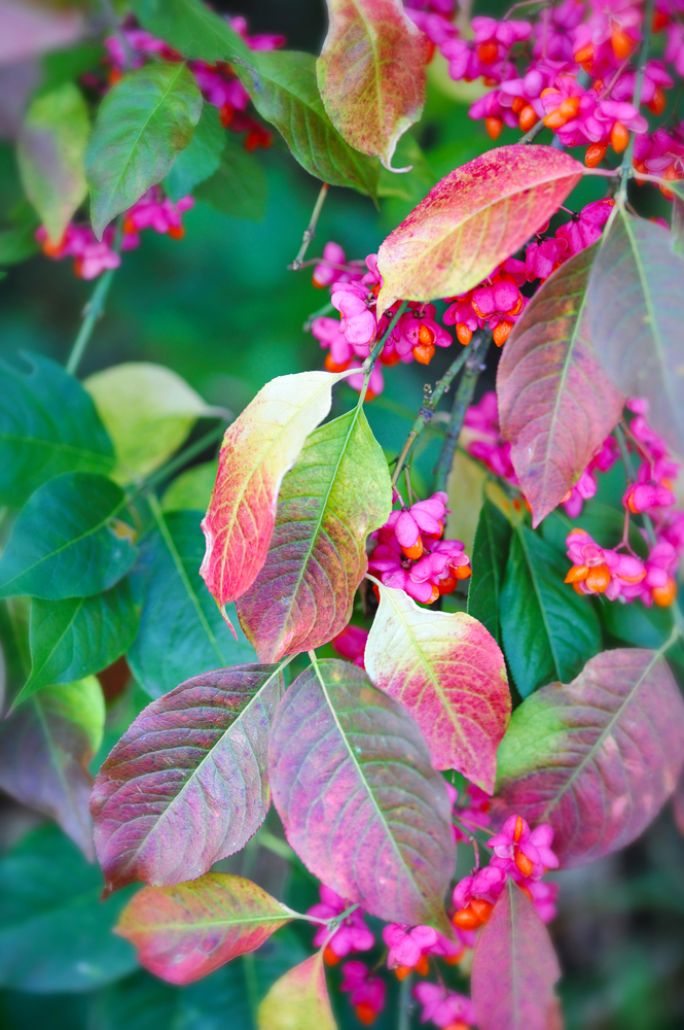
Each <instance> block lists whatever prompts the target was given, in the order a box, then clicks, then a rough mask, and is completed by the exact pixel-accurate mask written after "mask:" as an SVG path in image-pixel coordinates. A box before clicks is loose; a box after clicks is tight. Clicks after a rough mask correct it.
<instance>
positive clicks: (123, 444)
mask: <svg viewBox="0 0 684 1030" xmlns="http://www.w3.org/2000/svg"><path fill="white" fill-rule="evenodd" d="M84 385H85V387H86V389H87V391H88V393H89V394H90V395H91V397H92V398H93V400H94V401H95V407H96V408H97V411H98V414H99V416H100V418H101V419H102V421H103V422H104V424H105V426H106V428H107V431H108V433H109V435H110V437H111V439H112V440H113V442H114V448H115V451H116V457H117V463H116V467H115V469H114V472H113V473H112V478H113V479H115V480H116V481H117V482H119V483H129V482H131V481H132V480H135V479H139V478H141V477H142V476H145V475H147V473H148V472H151V471H152V470H153V469H156V468H159V466H160V465H163V464H164V462H165V461H166V459H167V458H169V457H171V455H172V454H174V453H175V451H177V450H178V448H179V447H180V445H181V444H182V443H183V441H184V440H185V439H186V437H187V435H188V433H189V432H190V430H191V429H192V427H193V425H194V424H195V421H196V420H197V419H198V418H201V417H203V416H209V415H216V414H224V412H220V411H219V410H218V409H216V408H212V407H210V406H209V405H208V404H206V403H205V402H204V401H203V400H202V398H201V397H200V395H199V394H198V393H196V391H195V390H193V389H192V387H191V386H189V385H188V384H187V383H186V382H185V380H184V379H181V377H180V376H179V375H177V374H176V372H172V371H171V369H170V368H164V367H163V365H153V364H150V363H149V362H143V361H130V362H126V363H125V364H123V365H114V366H113V367H112V368H106V369H105V370H104V371H103V372H96V373H95V375H92V376H89V378H88V379H86V381H85V384H84Z"/></svg>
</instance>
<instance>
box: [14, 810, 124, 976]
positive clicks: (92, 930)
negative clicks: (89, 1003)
mask: <svg viewBox="0 0 684 1030" xmlns="http://www.w3.org/2000/svg"><path fill="white" fill-rule="evenodd" d="M0 880H1V881H2V887H3V889H2V892H1V893H0V984H2V985H3V986H6V987H11V988H13V989H14V990H21V991H30V992H37V993H45V992H49V991H88V990H93V989H94V988H96V987H100V986H101V985H103V984H108V983H111V982H112V981H113V980H116V979H118V978H119V977H121V976H125V975H126V974H127V973H129V972H131V970H133V969H134V968H135V965H136V963H135V956H134V954H133V949H132V948H131V947H130V945H129V944H128V943H127V942H125V941H123V940H121V939H120V938H117V937H115V936H114V935H113V933H112V927H113V926H114V923H115V922H116V919H117V917H118V914H119V912H120V910H121V908H122V907H123V905H124V904H125V902H126V901H127V899H128V896H129V895H128V892H124V893H122V894H121V895H117V896H116V897H115V898H110V899H109V900H108V901H106V902H104V903H103V902H102V901H101V898H100V895H101V893H102V874H101V873H100V871H99V869H98V868H97V866H94V865H90V864H89V863H87V862H86V861H85V860H84V859H83V858H82V857H81V856H80V855H79V853H78V852H77V850H76V849H75V848H74V846H73V844H71V843H70V842H69V841H68V840H67V839H66V838H65V837H64V836H63V834H61V833H60V832H59V831H58V830H56V829H54V828H52V827H44V828H41V829H39V830H36V831H34V832H33V833H31V834H29V835H28V836H26V837H24V838H23V840H22V841H21V842H20V843H19V844H18V845H17V846H15V847H14V848H13V850H12V851H11V852H9V854H7V855H5V856H4V857H3V858H0Z"/></svg>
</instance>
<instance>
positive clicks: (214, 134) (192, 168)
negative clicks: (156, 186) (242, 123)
mask: <svg viewBox="0 0 684 1030" xmlns="http://www.w3.org/2000/svg"><path fill="white" fill-rule="evenodd" d="M226 139H227V133H226V130H225V129H224V128H223V126H222V125H221V119H220V117H219V113H218V110H217V109H216V108H215V107H212V105H211V104H205V105H204V107H203V109H202V116H201V118H200V120H199V122H198V123H197V128H196V129H195V132H194V134H193V137H192V140H191V141H190V143H189V145H188V146H187V147H186V148H185V150H182V151H181V152H180V154H179V155H178V157H177V158H176V160H175V161H174V163H173V166H172V168H171V171H170V172H169V174H168V175H167V176H166V179H165V180H164V187H165V189H166V192H167V194H168V195H169V197H170V198H171V200H180V199H181V197H185V196H187V195H188V194H189V193H192V191H193V189H194V188H195V187H196V186H197V185H198V184H199V183H201V182H205V180H206V179H208V178H209V177H210V176H212V175H213V174H214V172H215V171H216V170H217V169H218V167H219V165H220V164H221V154H222V153H223V149H224V147H225V145H226Z"/></svg>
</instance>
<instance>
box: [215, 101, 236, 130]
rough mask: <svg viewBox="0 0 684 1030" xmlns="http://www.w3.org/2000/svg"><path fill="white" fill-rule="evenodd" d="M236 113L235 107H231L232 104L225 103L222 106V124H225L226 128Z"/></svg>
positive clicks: (220, 115)
mask: <svg viewBox="0 0 684 1030" xmlns="http://www.w3.org/2000/svg"><path fill="white" fill-rule="evenodd" d="M234 115H235V110H234V108H233V107H231V105H230V104H223V106H222V107H221V110H220V111H219V117H220V119H221V125H222V126H223V128H224V129H227V128H228V126H229V125H230V123H231V122H232V120H233V117H234Z"/></svg>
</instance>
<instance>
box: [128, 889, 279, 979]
mask: <svg viewBox="0 0 684 1030" xmlns="http://www.w3.org/2000/svg"><path fill="white" fill-rule="evenodd" d="M296 917H297V913H296V912H293V911H292V909H290V908H288V907H287V906H286V905H282V904H281V903H280V902H279V901H276V899H275V898H272V897H271V895H270V894H267V893H266V891H264V890H262V889H261V887H257V885H256V884H255V883H252V882H251V880H245V879H244V878H243V877H242V876H229V875H227V874H226V873H208V874H207V875H206V876H202V877H201V878H200V879H199V880H194V881H193V882H192V883H181V884H179V885H178V886H176V887H143V889H142V890H140V891H138V893H137V894H136V895H135V896H134V897H133V899H132V900H131V901H130V902H129V904H128V905H127V906H126V908H125V909H124V911H123V912H122V914H121V918H120V919H119V922H118V924H117V927H116V932H117V933H118V934H120V935H121V936H122V937H125V938H126V940H129V941H130V942H131V943H132V944H134V945H135V947H136V948H137V950H138V958H139V960H140V963H141V965H143V966H144V967H145V969H149V970H150V972H152V973H154V974H155V976H160V977H161V978H162V979H163V980H167V981H168V982H169V983H173V984H188V983H192V982H193V981H194V980H199V979H200V978H201V977H203V976H207V974H208V973H212V972H213V971H214V970H215V969H218V968H219V966H222V965H223V964H224V963H226V962H230V961H231V959H234V958H236V957H237V956H238V955H244V954H246V953H247V952H250V951H256V949H257V948H259V947H261V945H262V944H263V943H264V941H266V940H268V938H269V937H270V936H271V934H273V933H275V931H276V930H277V929H278V928H279V927H281V926H284V925H285V923H287V922H289V921H290V919H292V918H296Z"/></svg>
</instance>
